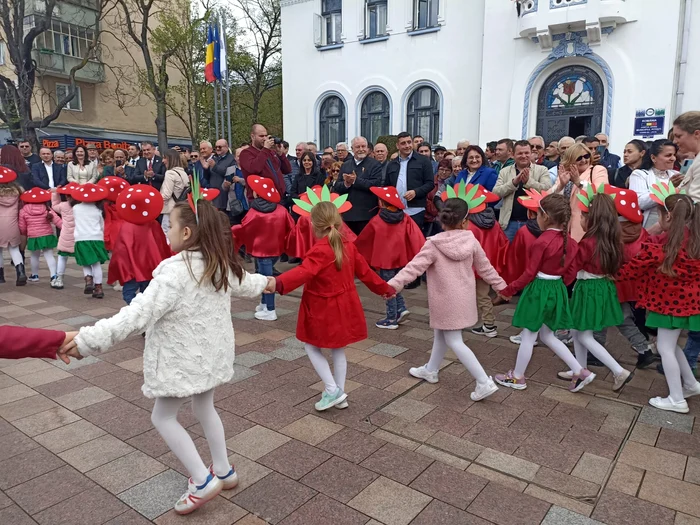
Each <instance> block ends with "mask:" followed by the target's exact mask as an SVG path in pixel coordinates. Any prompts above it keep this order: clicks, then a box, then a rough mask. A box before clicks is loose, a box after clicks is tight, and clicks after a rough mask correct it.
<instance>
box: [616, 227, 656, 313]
mask: <svg viewBox="0 0 700 525" xmlns="http://www.w3.org/2000/svg"><path fill="white" fill-rule="evenodd" d="M640 226H641V224H640ZM648 237H649V234H648V233H647V231H646V230H645V229H644V228H641V233H640V235H639V237H638V238H637V239H636V240H634V241H632V242H628V243H625V244H623V245H622V253H623V260H624V262H625V263H628V262H630V261H631V260H632V259H634V258H635V257H636V256H637V254H638V253H639V252H640V251H641V250H642V244H644V243H645V242H649V240H648ZM615 288H617V298H618V299H619V301H620V302H621V303H626V302H630V301H636V300H637V297H638V294H637V286H636V285H635V283H634V282H632V281H622V280H620V279H615Z"/></svg>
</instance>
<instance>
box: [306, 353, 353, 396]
mask: <svg viewBox="0 0 700 525" xmlns="http://www.w3.org/2000/svg"><path fill="white" fill-rule="evenodd" d="M304 348H306V354H307V355H308V356H309V360H310V361H311V364H312V365H313V367H314V370H316V373H317V374H318V376H319V377H320V378H321V381H323V384H324V385H326V392H328V393H329V394H334V393H335V392H336V390H338V389H339V388H340V389H341V390H343V391H344V390H345V375H346V374H347V372H348V361H347V359H345V350H344V349H343V348H336V349H332V350H331V355H332V356H333V373H331V367H330V365H329V364H328V361H327V360H326V356H324V355H323V353H322V352H321V349H320V348H318V347H317V346H314V345H310V344H309V343H306V344H305V345H304Z"/></svg>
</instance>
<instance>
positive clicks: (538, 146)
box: [531, 144, 544, 149]
mask: <svg viewBox="0 0 700 525" xmlns="http://www.w3.org/2000/svg"><path fill="white" fill-rule="evenodd" d="M531 146H532V149H544V146H540V145H539V144H538V145H535V144H531Z"/></svg>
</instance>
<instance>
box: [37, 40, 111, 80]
mask: <svg viewBox="0 0 700 525" xmlns="http://www.w3.org/2000/svg"><path fill="white" fill-rule="evenodd" d="M32 58H33V59H34V60H35V61H36V63H37V73H38V74H39V75H46V76H50V77H56V78H68V77H69V76H70V70H71V69H72V68H73V67H75V66H77V65H78V64H80V62H81V59H80V58H77V57H72V56H69V55H61V54H58V53H54V52H53V51H47V50H39V49H33V50H32ZM75 80H76V81H78V82H87V83H90V84H96V83H99V82H104V81H105V68H104V65H103V64H102V62H99V61H96V60H90V61H89V62H88V63H87V64H85V67H83V68H82V69H79V70H78V71H76V72H75Z"/></svg>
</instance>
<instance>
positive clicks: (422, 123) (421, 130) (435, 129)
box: [406, 86, 440, 144]
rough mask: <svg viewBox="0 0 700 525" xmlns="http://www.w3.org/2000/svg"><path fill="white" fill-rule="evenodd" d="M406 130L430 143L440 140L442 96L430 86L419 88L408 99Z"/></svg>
mask: <svg viewBox="0 0 700 525" xmlns="http://www.w3.org/2000/svg"><path fill="white" fill-rule="evenodd" d="M406 128H407V131H408V132H409V133H410V134H411V135H412V136H416V135H420V136H421V137H423V139H424V140H425V141H426V142H428V143H430V144H436V143H437V142H439V140H440V95H438V93H437V91H435V90H434V89H433V88H431V87H430V86H422V87H419V88H417V89H416V90H415V91H414V92H413V93H411V95H410V96H409V97H408V107H407V112H406Z"/></svg>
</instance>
